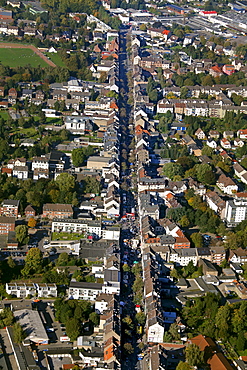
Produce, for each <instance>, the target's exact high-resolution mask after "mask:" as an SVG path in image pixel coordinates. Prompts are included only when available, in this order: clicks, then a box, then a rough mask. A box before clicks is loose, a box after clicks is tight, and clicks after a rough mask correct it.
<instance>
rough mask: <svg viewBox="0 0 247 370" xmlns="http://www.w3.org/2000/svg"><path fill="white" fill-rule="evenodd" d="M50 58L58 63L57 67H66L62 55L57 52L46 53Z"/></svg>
mask: <svg viewBox="0 0 247 370" xmlns="http://www.w3.org/2000/svg"><path fill="white" fill-rule="evenodd" d="M45 55H46V56H47V57H49V58H50V60H51V61H52V62H53V63H55V64H56V66H57V67H66V65H65V63H64V62H63V61H62V59H61V57H60V56H59V55H58V54H56V53H45Z"/></svg>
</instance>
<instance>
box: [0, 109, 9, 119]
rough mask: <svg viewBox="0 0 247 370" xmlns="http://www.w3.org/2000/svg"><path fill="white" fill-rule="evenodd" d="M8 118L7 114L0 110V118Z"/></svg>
mask: <svg viewBox="0 0 247 370" xmlns="http://www.w3.org/2000/svg"><path fill="white" fill-rule="evenodd" d="M8 117H9V114H8V112H7V111H6V110H0V118H3V119H4V120H6V119H7V118H8Z"/></svg>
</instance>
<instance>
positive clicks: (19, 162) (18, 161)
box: [7, 158, 27, 169]
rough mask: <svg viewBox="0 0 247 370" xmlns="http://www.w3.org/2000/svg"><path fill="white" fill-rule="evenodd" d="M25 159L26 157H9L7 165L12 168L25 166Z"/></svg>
mask: <svg viewBox="0 0 247 370" xmlns="http://www.w3.org/2000/svg"><path fill="white" fill-rule="evenodd" d="M26 165H27V160H26V158H15V159H10V160H9V161H8V163H7V167H8V168H11V169H13V168H14V167H26Z"/></svg>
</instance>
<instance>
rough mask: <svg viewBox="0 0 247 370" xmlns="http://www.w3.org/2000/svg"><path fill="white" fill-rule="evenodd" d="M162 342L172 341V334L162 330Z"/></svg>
mask: <svg viewBox="0 0 247 370" xmlns="http://www.w3.org/2000/svg"><path fill="white" fill-rule="evenodd" d="M163 342H164V343H171V342H172V336H171V334H170V333H169V332H168V331H165V332H164V336H163Z"/></svg>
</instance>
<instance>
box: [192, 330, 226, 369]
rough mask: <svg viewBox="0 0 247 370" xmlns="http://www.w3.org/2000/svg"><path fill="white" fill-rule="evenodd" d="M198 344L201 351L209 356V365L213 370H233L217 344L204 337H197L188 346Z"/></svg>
mask: <svg viewBox="0 0 247 370" xmlns="http://www.w3.org/2000/svg"><path fill="white" fill-rule="evenodd" d="M192 343H193V344H196V345H197V346H198V347H199V348H200V350H201V351H203V352H205V353H207V354H208V356H207V364H208V365H209V367H210V369H211V370H232V369H233V367H232V366H231V365H230V363H229V362H228V360H227V359H226V358H225V357H224V355H223V354H222V353H221V352H220V350H219V348H218V346H217V345H216V344H215V342H214V341H213V340H212V339H211V338H209V337H205V336H203V335H201V334H200V335H197V336H196V337H194V338H191V339H189V340H188V344H192Z"/></svg>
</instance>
